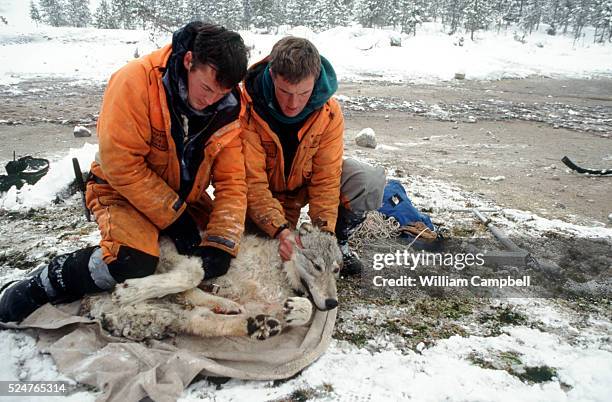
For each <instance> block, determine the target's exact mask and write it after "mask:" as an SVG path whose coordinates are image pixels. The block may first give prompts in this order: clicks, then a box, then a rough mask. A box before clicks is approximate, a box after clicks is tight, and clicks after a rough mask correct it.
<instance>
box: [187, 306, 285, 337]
mask: <svg viewBox="0 0 612 402" xmlns="http://www.w3.org/2000/svg"><path fill="white" fill-rule="evenodd" d="M179 325H180V326H181V330H182V331H184V332H186V333H189V334H192V335H198V336H202V337H214V336H250V337H251V338H253V339H259V340H265V339H268V338H270V337H272V336H275V335H278V334H280V332H281V329H282V327H281V323H280V322H279V321H278V320H277V319H276V318H274V317H270V316H267V315H263V314H259V315H257V316H255V317H252V316H248V315H246V314H239V315H221V314H215V313H213V312H212V311H210V310H208V309H206V308H201V307H196V308H194V309H193V310H190V311H184V315H183V316H182V317H179Z"/></svg>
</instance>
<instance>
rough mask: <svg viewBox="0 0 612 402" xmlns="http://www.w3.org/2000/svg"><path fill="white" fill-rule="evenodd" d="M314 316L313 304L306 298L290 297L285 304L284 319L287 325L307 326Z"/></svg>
mask: <svg viewBox="0 0 612 402" xmlns="http://www.w3.org/2000/svg"><path fill="white" fill-rule="evenodd" d="M311 315H312V303H311V302H310V300H308V299H307V298H305V297H289V298H287V300H285V303H284V304H283V318H284V321H285V323H286V324H287V325H291V326H300V325H306V324H307V323H308V321H310V316H311Z"/></svg>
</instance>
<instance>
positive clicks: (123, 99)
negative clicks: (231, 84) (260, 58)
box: [92, 45, 246, 255]
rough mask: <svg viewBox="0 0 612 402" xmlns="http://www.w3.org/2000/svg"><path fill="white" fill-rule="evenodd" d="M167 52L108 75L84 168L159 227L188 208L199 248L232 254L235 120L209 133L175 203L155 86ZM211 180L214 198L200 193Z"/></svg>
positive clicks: (172, 161)
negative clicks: (189, 182) (200, 233)
mask: <svg viewBox="0 0 612 402" xmlns="http://www.w3.org/2000/svg"><path fill="white" fill-rule="evenodd" d="M171 51H172V49H171V46H170V45H167V46H165V47H163V48H161V49H159V50H157V51H155V52H153V53H151V54H149V55H147V56H144V57H142V58H140V59H137V60H133V61H131V62H130V63H128V64H127V65H126V66H124V67H123V68H121V69H120V70H119V71H117V72H116V73H115V74H113V76H112V77H111V79H110V81H109V83H108V86H107V88H106V91H105V94H104V101H103V104H102V109H101V111H100V117H99V119H98V126H97V132H98V137H99V146H100V150H99V156H98V157H97V158H96V162H94V163H93V164H92V173H93V174H94V175H96V176H98V177H99V178H101V179H103V180H106V181H107V182H108V183H109V184H110V185H111V186H112V187H113V188H114V189H115V190H116V191H117V192H118V193H119V194H120V195H121V196H123V197H124V198H125V199H127V200H128V201H129V202H130V203H131V204H132V205H133V206H134V207H135V208H136V209H137V210H139V211H140V212H141V213H142V214H144V215H145V216H146V217H147V218H148V219H149V220H151V222H153V223H154V224H155V226H157V227H158V228H159V229H160V230H161V229H164V228H166V227H168V226H169V225H170V224H171V223H173V222H174V221H175V220H176V219H177V218H178V216H179V215H180V214H181V213H182V212H183V211H184V210H185V208H186V207H187V206H188V207H189V210H190V212H191V213H192V215H193V216H194V219H196V221H197V222H198V223H199V224H200V226H201V227H202V228H205V229H206V236H204V238H203V241H202V245H210V246H214V247H217V248H220V249H223V250H225V251H227V252H229V253H230V254H232V255H236V253H237V252H238V243H239V240H240V237H241V235H242V232H243V228H244V218H245V211H246V183H245V170H244V157H243V154H242V142H241V139H240V129H239V122H238V120H234V121H232V122H230V123H228V124H226V125H225V126H223V127H221V128H220V129H218V130H217V131H216V132H214V133H213V134H212V135H211V136H210V138H209V139H208V141H207V142H206V144H205V148H204V150H203V152H204V159H203V161H202V163H201V164H200V166H199V169H198V171H197V174H196V177H195V180H194V184H193V188H192V189H191V191H190V193H189V194H188V196H187V198H186V199H185V200H184V201H185V202H183V200H181V199H180V198H179V195H178V194H177V192H178V190H179V188H180V170H179V169H180V168H179V160H178V157H177V154H176V147H175V144H174V140H173V138H172V134H171V131H170V111H169V109H168V104H167V98H166V90H165V88H164V85H163V83H162V76H163V72H164V70H165V69H164V67H165V66H166V63H167V61H168V58H169V56H170V54H171ZM235 95H236V96H238V93H237V91H236V92H235ZM213 118H214V117H213ZM211 183H212V184H213V186H214V187H215V193H214V196H215V199H214V202H213V201H212V199H211V197H210V196H209V195H208V194H207V193H206V188H207V187H208V185H209V184H211ZM185 204H187V205H185Z"/></svg>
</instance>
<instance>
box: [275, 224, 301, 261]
mask: <svg viewBox="0 0 612 402" xmlns="http://www.w3.org/2000/svg"><path fill="white" fill-rule="evenodd" d="M276 238H277V239H278V241H279V244H278V253H279V254H280V256H281V259H282V260H283V261H289V260H290V259H291V256H292V255H293V246H297V247H300V248H302V243H301V242H300V237H299V236H296V235H294V234H293V231H291V230H289V229H283V230H281V231H280V233H279V234H278V235H276Z"/></svg>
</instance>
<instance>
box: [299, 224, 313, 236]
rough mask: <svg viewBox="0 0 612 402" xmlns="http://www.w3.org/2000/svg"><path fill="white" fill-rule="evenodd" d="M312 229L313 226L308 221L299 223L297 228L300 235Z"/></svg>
mask: <svg viewBox="0 0 612 402" xmlns="http://www.w3.org/2000/svg"><path fill="white" fill-rule="evenodd" d="M313 230H314V226H312V225H311V224H310V223H308V222H304V223H302V224H301V225H300V229H299V230H298V233H299V234H300V235H305V234H306V233H312V231H313Z"/></svg>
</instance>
